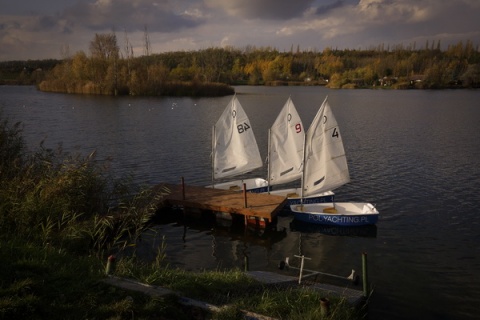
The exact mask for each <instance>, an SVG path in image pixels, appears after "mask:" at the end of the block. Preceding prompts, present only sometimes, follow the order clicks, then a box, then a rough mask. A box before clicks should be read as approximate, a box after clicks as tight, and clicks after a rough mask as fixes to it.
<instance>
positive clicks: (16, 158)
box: [0, 113, 361, 319]
mask: <svg viewBox="0 0 480 320" xmlns="http://www.w3.org/2000/svg"><path fill="white" fill-rule="evenodd" d="M21 133H22V126H21V123H14V124H10V123H9V122H8V121H7V120H5V119H3V118H2V117H1V113H0V174H1V177H2V183H1V184H0V260H1V261H2V263H1V264H0V319H26V318H29V319H46V318H48V319H87V318H89V319H99V318H100V319H107V318H112V319H132V318H135V319H159V318H160V319H192V318H195V317H194V316H193V314H192V312H195V313H196V312H197V310H192V309H189V308H185V307H184V306H181V304H180V299H179V298H178V296H165V297H162V298H159V297H148V296H145V295H143V294H139V293H134V292H129V291H126V290H123V289H118V288H115V287H111V286H109V285H107V284H105V283H103V282H102V281H101V280H102V279H103V278H105V267H106V261H107V257H108V256H109V255H110V254H112V253H116V254H118V255H120V256H122V258H120V259H118V260H117V265H116V271H115V274H116V275H118V276H122V277H128V278H133V279H137V280H139V281H142V282H144V283H149V284H156V285H159V286H164V287H167V288H170V289H172V290H174V291H176V292H179V293H180V294H183V295H185V296H187V297H190V298H194V299H198V300H202V301H206V302H210V303H212V304H220V305H228V307H227V308H225V309H223V311H222V312H220V313H218V314H213V315H204V316H205V317H207V318H211V319H238V318H239V314H240V313H241V310H249V311H252V312H256V313H259V314H263V315H269V316H273V317H277V318H279V319H286V318H288V319H318V317H319V314H320V313H321V309H320V302H319V299H320V296H319V294H318V293H315V292H312V291H310V290H307V289H296V288H290V289H281V288H271V287H265V286H264V285H262V284H259V283H257V282H255V281H253V280H252V279H249V278H247V277H246V276H245V275H244V274H243V273H242V272H240V271H238V270H224V271H208V272H207V271H205V272H198V273H197V272H196V273H193V272H187V271H185V270H180V269H176V268H171V267H169V265H168V257H167V256H166V255H165V247H164V245H162V246H160V247H159V248H158V252H157V256H156V259H155V261H153V262H145V261H142V259H140V258H138V257H137V256H136V255H135V244H136V243H137V241H138V239H139V237H140V236H141V234H142V233H143V232H144V231H145V230H146V228H149V226H150V223H151V218H152V217H153V216H154V215H155V214H156V206H155V203H156V201H157V200H158V198H157V196H161V195H153V194H152V193H151V192H150V189H149V188H146V189H145V188H140V187H136V186H133V185H132V184H131V183H130V182H129V181H130V180H129V179H128V177H125V178H121V179H114V178H113V177H111V176H109V174H108V170H107V165H105V164H104V163H101V162H99V161H97V160H96V159H95V154H94V153H92V154H90V155H88V156H87V157H81V156H75V155H71V154H67V153H65V152H63V151H62V150H61V148H58V149H57V150H50V149H46V148H44V147H43V145H40V147H39V148H38V150H35V151H33V152H32V151H29V150H27V148H26V145H25V142H24V140H23V138H22V135H21ZM132 248H133V250H132ZM127 249H128V250H127ZM127 252H130V253H131V254H127ZM132 252H133V253H132ZM360 316H361V315H360V313H359V312H358V311H356V310H354V309H353V308H351V307H350V306H348V305H347V304H346V303H345V301H341V300H335V301H332V305H331V313H330V315H329V316H328V317H326V319H356V318H358V317H360ZM195 319H198V318H195Z"/></svg>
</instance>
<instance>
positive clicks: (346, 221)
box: [290, 202, 379, 227]
mask: <svg viewBox="0 0 480 320" xmlns="http://www.w3.org/2000/svg"><path fill="white" fill-rule="evenodd" d="M332 207H335V210H336V212H335V213H333V212H332V210H331V209H332ZM290 209H291V210H292V212H293V213H294V215H295V220H298V221H303V222H307V223H313V224H320V225H328V226H346V227H354V226H365V225H374V224H376V223H377V221H378V216H379V213H378V211H377V209H376V208H375V207H374V206H373V205H372V204H370V203H364V202H338V203H337V202H336V203H316V204H304V205H292V206H290ZM329 212H332V213H329Z"/></svg>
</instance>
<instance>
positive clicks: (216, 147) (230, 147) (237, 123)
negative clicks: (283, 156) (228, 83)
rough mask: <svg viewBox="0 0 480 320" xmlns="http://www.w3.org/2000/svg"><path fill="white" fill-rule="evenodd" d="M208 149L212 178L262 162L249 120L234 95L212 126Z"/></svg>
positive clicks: (251, 167)
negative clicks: (210, 147) (210, 153)
mask: <svg viewBox="0 0 480 320" xmlns="http://www.w3.org/2000/svg"><path fill="white" fill-rule="evenodd" d="M212 148H213V153H212V167H213V173H212V179H213V181H215V180H216V179H222V178H228V177H233V176H236V175H240V174H243V173H247V172H250V171H252V170H254V169H257V168H260V167H261V166H262V165H263V163H262V158H261V156H260V151H259V149H258V145H257V141H256V139H255V136H254V134H253V130H252V127H251V125H250V120H249V119H248V117H247V114H246V113H245V111H244V110H243V108H242V105H241V104H240V102H239V101H238V99H237V96H236V95H234V96H233V98H232V100H231V101H230V103H229V104H228V105H227V107H226V108H225V110H224V111H223V113H222V115H221V117H220V118H219V119H218V121H217V123H216V124H215V126H214V127H213V142H212Z"/></svg>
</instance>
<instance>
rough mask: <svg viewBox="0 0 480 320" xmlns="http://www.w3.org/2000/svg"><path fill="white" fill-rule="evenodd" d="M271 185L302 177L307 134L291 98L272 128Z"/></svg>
mask: <svg viewBox="0 0 480 320" xmlns="http://www.w3.org/2000/svg"><path fill="white" fill-rule="evenodd" d="M269 136H270V140H269V155H268V165H269V167H268V169H269V174H268V175H269V183H270V185H277V184H281V183H287V182H291V181H294V180H297V179H300V178H301V177H302V167H303V144H304V137H305V132H304V130H303V124H302V120H301V119H300V116H299V115H298V112H297V109H296V108H295V105H294V104H293V101H292V99H291V98H288V100H287V102H286V103H285V105H284V106H283V108H282V110H281V111H280V113H279V115H278V116H277V119H276V120H275V122H274V123H273V125H272V127H271V128H270V135H269Z"/></svg>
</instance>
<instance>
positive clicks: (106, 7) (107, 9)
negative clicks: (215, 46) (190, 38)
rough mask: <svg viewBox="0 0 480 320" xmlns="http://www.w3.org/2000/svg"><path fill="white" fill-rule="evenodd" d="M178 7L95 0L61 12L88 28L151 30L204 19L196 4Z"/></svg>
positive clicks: (169, 3) (186, 25)
mask: <svg viewBox="0 0 480 320" xmlns="http://www.w3.org/2000/svg"><path fill="white" fill-rule="evenodd" d="M179 9H180V7H179V6H178V5H175V4H174V3H173V1H165V0H161V1H152V0H134V1H129V0H115V1H112V0H96V1H95V2H93V3H89V2H79V3H77V4H76V5H75V6H73V7H71V8H68V9H67V10H65V12H64V14H63V16H64V17H65V18H66V19H68V20H69V21H72V22H73V23H74V24H76V25H79V26H83V27H85V28H88V29H91V30H96V31H97V30H105V29H113V28H117V29H118V28H120V29H128V30H143V29H144V27H145V26H148V29H149V30H150V31H152V32H156V31H158V32H175V31H177V30H181V29H184V28H193V27H197V26H198V25H200V24H202V23H204V22H205V19H204V17H203V15H202V13H201V11H200V10H199V9H197V8H185V9H184V10H183V11H179Z"/></svg>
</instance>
